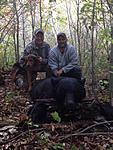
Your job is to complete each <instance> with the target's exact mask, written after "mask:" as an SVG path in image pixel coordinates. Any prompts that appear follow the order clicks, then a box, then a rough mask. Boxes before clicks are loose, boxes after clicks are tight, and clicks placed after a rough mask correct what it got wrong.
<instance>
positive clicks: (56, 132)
mask: <svg viewBox="0 0 113 150" xmlns="http://www.w3.org/2000/svg"><path fill="white" fill-rule="evenodd" d="M3 76H4V79H5V84H4V86H2V85H1V86H0V150H113V123H112V121H106V120H99V121H96V120H93V119H91V120H78V121H76V122H74V121H68V122H60V123H57V122H56V123H55V122H52V123H49V124H47V123H45V124H38V125H35V124H32V122H31V120H30V119H28V117H27V115H26V114H27V111H28V108H29V106H30V96H29V94H28V93H27V92H25V91H22V90H19V89H18V88H17V87H16V86H15V84H14V83H13V82H12V81H11V77H10V72H9V71H6V72H3ZM86 88H87V91H90V90H91V89H90V88H89V87H86ZM98 98H99V99H107V98H108V95H107V94H106V93H105V92H103V93H102V92H101V93H100V94H99V95H98ZM87 99H91V100H93V99H94V98H93V96H91V95H89V96H88V97H87Z"/></svg>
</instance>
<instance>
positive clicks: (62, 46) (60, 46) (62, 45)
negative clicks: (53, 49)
mask: <svg viewBox="0 0 113 150" xmlns="http://www.w3.org/2000/svg"><path fill="white" fill-rule="evenodd" d="M66 46H67V44H58V47H59V48H65V47H66Z"/></svg>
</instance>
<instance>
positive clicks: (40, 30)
mask: <svg viewBox="0 0 113 150" xmlns="http://www.w3.org/2000/svg"><path fill="white" fill-rule="evenodd" d="M38 33H42V34H44V31H43V30H42V29H36V30H35V32H34V35H36V34H38Z"/></svg>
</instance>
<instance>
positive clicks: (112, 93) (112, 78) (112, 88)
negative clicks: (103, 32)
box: [109, 22, 113, 106]
mask: <svg viewBox="0 0 113 150" xmlns="http://www.w3.org/2000/svg"><path fill="white" fill-rule="evenodd" d="M111 38H112V39H113V22H112V23H111ZM109 85H110V98H111V105H112V106H113V43H111V55H110V81H109Z"/></svg>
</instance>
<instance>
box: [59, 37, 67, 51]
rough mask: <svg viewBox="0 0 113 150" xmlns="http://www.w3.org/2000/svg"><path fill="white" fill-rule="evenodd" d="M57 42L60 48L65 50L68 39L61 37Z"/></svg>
mask: <svg viewBox="0 0 113 150" xmlns="http://www.w3.org/2000/svg"><path fill="white" fill-rule="evenodd" d="M57 42H58V47H59V48H65V47H66V45H67V38H66V37H63V36H60V37H59V38H58V39H57Z"/></svg>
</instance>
